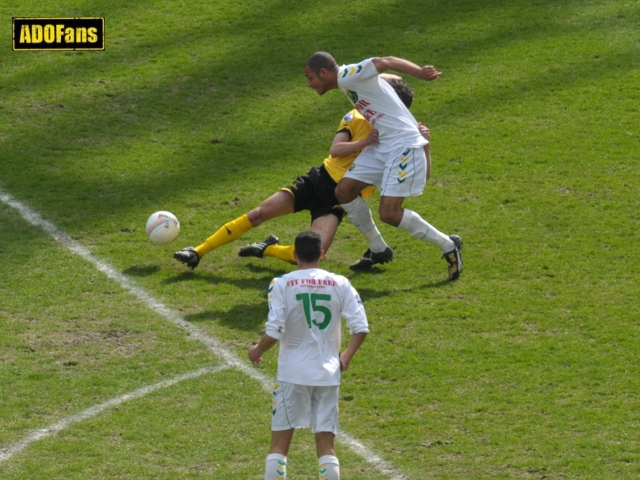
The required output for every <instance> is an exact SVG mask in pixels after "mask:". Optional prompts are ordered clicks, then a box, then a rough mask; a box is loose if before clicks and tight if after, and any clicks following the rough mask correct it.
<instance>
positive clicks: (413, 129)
mask: <svg viewBox="0 0 640 480" xmlns="http://www.w3.org/2000/svg"><path fill="white" fill-rule="evenodd" d="M304 70H305V74H306V76H307V86H308V87H309V88H313V89H314V90H315V91H316V92H318V94H320V95H323V94H324V93H326V92H328V91H329V90H333V89H340V90H342V91H343V92H344V93H345V94H346V96H347V97H348V98H349V100H350V101H351V103H352V104H353V105H354V106H355V108H356V109H357V110H358V111H359V112H360V113H361V114H362V116H364V117H365V118H366V119H367V121H368V122H369V123H370V124H371V125H372V127H373V128H374V129H375V130H377V131H378V142H377V144H374V145H371V146H369V147H367V148H365V149H364V150H363V151H362V152H361V153H360V154H359V155H358V157H357V158H356V160H355V161H354V163H353V164H352V166H351V169H350V170H349V171H348V172H347V173H346V174H345V176H344V178H343V179H342V180H340V182H339V183H338V186H337V187H336V198H337V199H338V200H339V201H340V205H341V206H342V208H343V209H344V210H345V211H346V212H347V215H348V216H349V219H350V220H351V221H352V222H353V224H354V225H355V226H356V227H357V228H358V229H359V230H360V232H362V233H363V234H364V235H365V237H367V238H369V232H370V230H372V229H373V228H374V227H375V225H374V224H373V221H372V220H371V211H370V209H369V206H368V205H367V204H366V202H364V201H363V200H362V198H360V197H359V196H358V194H359V192H360V191H361V190H362V189H363V188H365V187H366V186H367V185H375V186H376V187H377V188H379V189H380V193H381V197H380V205H379V210H378V211H379V214H380V219H381V220H382V221H383V222H385V223H388V224H389V225H392V226H394V227H398V228H401V229H403V230H405V231H407V232H408V233H409V234H410V235H412V236H413V237H416V238H419V239H421V240H423V241H425V242H428V243H430V244H432V245H435V246H437V247H439V248H440V249H441V250H442V253H443V257H444V258H445V260H446V261H447V263H448V265H449V279H451V280H456V279H458V278H459V276H460V272H461V271H462V255H461V252H460V250H461V249H462V239H460V237H459V236H457V235H445V234H444V233H442V232H440V231H439V230H438V229H436V228H435V227H434V226H433V225H431V224H429V223H428V222H427V221H425V220H424V219H423V218H422V217H421V216H420V215H419V214H418V213H416V212H413V211H411V210H409V209H406V208H403V207H402V202H403V200H404V198H405V197H409V196H417V195H421V194H422V192H423V190H424V186H425V184H426V180H427V176H428V169H427V161H426V155H425V150H424V148H423V147H424V146H425V144H426V143H427V142H426V141H425V139H424V138H423V137H422V135H421V134H420V130H419V124H418V122H416V120H415V118H414V117H413V115H412V114H411V113H410V112H409V110H408V109H407V108H406V107H404V105H402V102H400V101H398V97H397V96H396V95H393V94H392V93H393V91H391V92H390V91H389V87H388V85H385V84H386V82H384V81H382V80H381V78H380V74H382V73H384V72H386V71H388V70H393V71H396V72H399V73H405V74H408V75H412V76H414V77H416V78H420V79H423V80H435V79H436V78H438V77H439V76H440V72H438V71H437V70H436V69H435V68H434V67H433V66H430V65H428V66H425V67H419V66H418V65H416V64H414V63H412V62H409V61H408V60H404V59H401V58H397V57H376V58H370V59H367V60H364V61H362V62H360V63H358V64H352V65H343V66H338V64H337V63H336V61H335V59H334V58H333V57H332V56H331V55H330V54H328V53H326V52H317V53H315V54H313V55H311V57H309V59H308V60H307V62H306V64H305V66H304ZM380 252H381V250H380V247H379V246H377V245H375V244H374V243H371V242H370V253H371V256H372V258H374V259H375V256H376V254H379V253H380Z"/></svg>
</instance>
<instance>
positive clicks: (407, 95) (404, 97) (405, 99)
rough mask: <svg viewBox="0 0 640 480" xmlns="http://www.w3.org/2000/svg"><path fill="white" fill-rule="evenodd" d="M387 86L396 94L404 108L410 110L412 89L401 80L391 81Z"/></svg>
mask: <svg viewBox="0 0 640 480" xmlns="http://www.w3.org/2000/svg"><path fill="white" fill-rule="evenodd" d="M389 85H391V86H392V87H393V89H394V90H395V91H396V94H397V95H398V97H400V100H401V101H402V103H404V105H405V107H407V108H411V104H412V103H413V89H412V88H411V87H410V86H409V85H406V84H405V83H404V82H403V81H402V80H391V81H390V82H389Z"/></svg>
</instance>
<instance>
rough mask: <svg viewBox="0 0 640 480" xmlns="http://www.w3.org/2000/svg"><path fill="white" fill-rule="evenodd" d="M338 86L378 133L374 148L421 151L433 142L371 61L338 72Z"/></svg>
mask: <svg viewBox="0 0 640 480" xmlns="http://www.w3.org/2000/svg"><path fill="white" fill-rule="evenodd" d="M338 87H339V88H340V90H342V91H343V92H344V93H345V94H346V95H347V97H348V98H349V100H350V101H351V103H353V105H354V107H355V108H356V109H357V110H358V111H359V112H360V113H361V114H362V116H363V117H364V118H365V119H366V120H367V121H368V122H369V123H370V124H371V126H372V127H373V128H375V129H376V130H378V132H379V137H378V143H377V144H375V145H373V146H372V147H370V148H374V149H376V150H378V151H379V152H381V153H388V152H390V151H392V150H396V149H400V148H419V147H423V146H424V145H426V144H427V143H429V142H428V141H427V140H426V139H425V138H424V137H423V136H422V134H421V133H420V130H418V122H417V121H416V119H415V118H414V117H413V115H412V114H411V112H409V109H408V108H407V107H406V106H405V105H404V103H402V101H401V100H400V98H399V97H398V95H397V94H396V92H395V91H394V90H393V87H392V86H391V85H389V82H387V81H386V80H384V79H382V78H381V77H380V73H379V72H378V70H377V69H376V66H375V65H374V64H373V62H372V61H371V59H367V60H364V61H362V62H360V63H357V64H352V65H343V66H341V67H340V68H339V69H338Z"/></svg>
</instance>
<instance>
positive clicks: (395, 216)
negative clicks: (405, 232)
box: [378, 209, 403, 227]
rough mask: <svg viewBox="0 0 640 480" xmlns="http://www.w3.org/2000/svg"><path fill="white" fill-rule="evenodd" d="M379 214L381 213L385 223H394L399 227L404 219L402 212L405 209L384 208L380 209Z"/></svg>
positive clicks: (381, 218) (393, 224)
mask: <svg viewBox="0 0 640 480" xmlns="http://www.w3.org/2000/svg"><path fill="white" fill-rule="evenodd" d="M378 213H379V215H380V220H381V221H383V222H384V223H386V224H388V225H392V226H394V227H397V226H398V225H400V222H401V221H402V214H403V210H402V209H400V210H384V209H380V211H378Z"/></svg>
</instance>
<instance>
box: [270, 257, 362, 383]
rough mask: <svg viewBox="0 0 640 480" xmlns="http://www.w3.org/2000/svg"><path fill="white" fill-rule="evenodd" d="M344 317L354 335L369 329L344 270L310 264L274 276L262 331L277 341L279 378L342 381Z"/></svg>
mask: <svg viewBox="0 0 640 480" xmlns="http://www.w3.org/2000/svg"><path fill="white" fill-rule="evenodd" d="M343 317H344V318H346V319H347V327H348V328H349V332H350V333H351V334H352V335H353V334H355V333H360V332H368V331H369V325H368V323H367V316H366V314H365V312H364V306H363V305H362V301H361V300H360V296H359V295H358V292H357V291H356V290H355V288H353V287H352V286H351V283H349V280H347V279H346V278H345V277H343V276H342V275H336V274H334V273H330V272H327V271H326V270H322V269H320V268H310V269H304V270H295V271H293V272H290V273H288V274H286V275H283V276H282V277H276V278H274V279H273V280H272V281H271V285H270V286H269V319H268V321H267V324H266V332H265V333H266V334H267V335H269V336H270V337H273V338H277V339H278V340H280V353H279V356H278V381H283V382H289V383H295V384H299V385H312V386H328V385H340V346H341V343H342V325H341V323H342V322H341V318H343Z"/></svg>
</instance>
